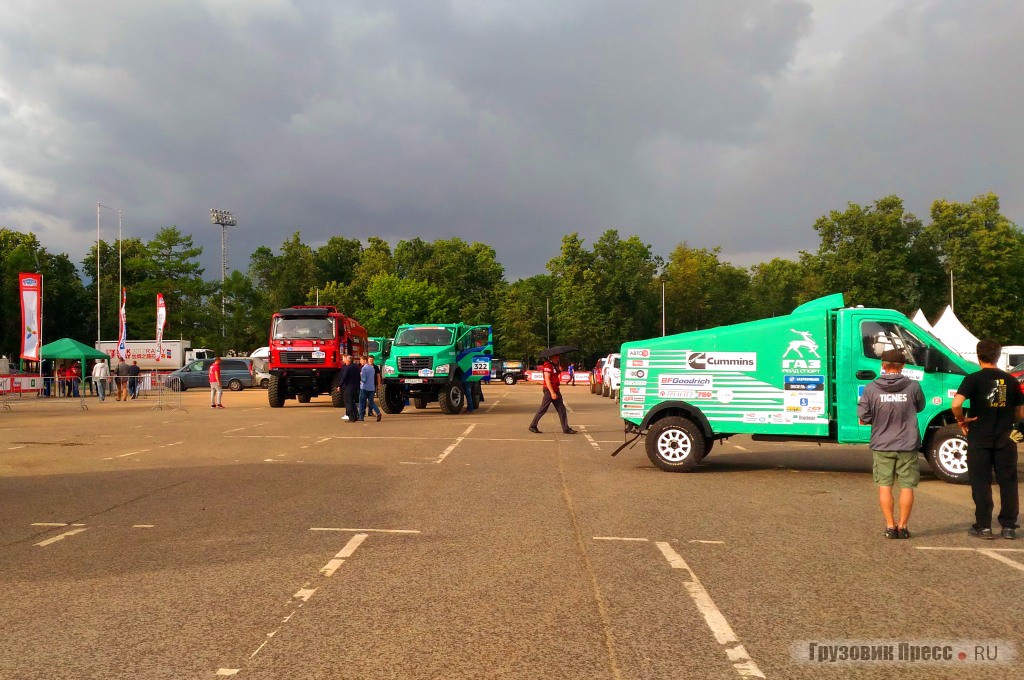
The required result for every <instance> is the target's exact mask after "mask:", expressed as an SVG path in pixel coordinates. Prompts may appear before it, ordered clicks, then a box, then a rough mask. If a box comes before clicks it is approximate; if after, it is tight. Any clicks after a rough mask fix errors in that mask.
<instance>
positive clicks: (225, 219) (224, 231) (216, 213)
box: [210, 208, 238, 338]
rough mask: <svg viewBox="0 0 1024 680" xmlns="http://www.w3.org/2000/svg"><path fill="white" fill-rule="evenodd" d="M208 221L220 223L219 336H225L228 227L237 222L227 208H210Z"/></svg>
mask: <svg viewBox="0 0 1024 680" xmlns="http://www.w3.org/2000/svg"><path fill="white" fill-rule="evenodd" d="M210 222H212V223H213V224H218V225H220V337H221V338H226V337H227V326H226V325H225V322H226V319H227V312H226V307H225V305H224V282H225V281H226V280H227V274H228V227H233V226H235V225H236V224H238V222H237V221H236V220H235V216H234V215H233V214H231V213H230V212H228V211H227V210H217V209H216V208H210Z"/></svg>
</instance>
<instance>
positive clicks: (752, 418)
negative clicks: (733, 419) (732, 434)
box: [743, 412, 770, 423]
mask: <svg viewBox="0 0 1024 680" xmlns="http://www.w3.org/2000/svg"><path fill="white" fill-rule="evenodd" d="M769 417H770V414H768V413H757V412H753V413H744V414H743V422H745V423H767V422H768V419H769Z"/></svg>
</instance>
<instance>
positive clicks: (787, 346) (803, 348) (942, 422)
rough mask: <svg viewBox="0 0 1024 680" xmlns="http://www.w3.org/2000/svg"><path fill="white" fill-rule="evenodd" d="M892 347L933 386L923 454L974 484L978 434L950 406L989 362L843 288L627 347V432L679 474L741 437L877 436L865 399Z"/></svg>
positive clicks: (937, 468)
mask: <svg viewBox="0 0 1024 680" xmlns="http://www.w3.org/2000/svg"><path fill="white" fill-rule="evenodd" d="M888 349H897V350H900V351H902V352H903V353H904V356H905V357H906V361H907V364H906V367H905V368H904V370H903V374H904V375H906V376H907V377H909V378H911V379H913V380H917V381H919V382H920V384H921V388H922V390H923V391H924V395H925V399H926V406H925V409H924V411H922V412H921V413H920V414H918V424H919V426H920V430H921V435H922V440H923V445H922V452H923V453H924V454H925V455H927V457H928V461H929V463H930V464H931V467H932V469H933V470H934V472H935V474H936V475H937V476H939V477H940V478H941V479H944V480H945V481H947V482H953V483H958V484H966V483H967V456H966V452H967V441H966V439H965V438H964V437H963V435H962V434H961V433H960V430H959V428H958V427H957V425H956V423H955V421H954V419H953V415H952V412H951V411H950V404H951V403H952V401H953V396H954V394H955V393H956V390H957V388H958V387H959V386H960V382H961V381H962V380H963V377H964V376H965V375H966V374H968V373H972V372H974V371H976V370H978V366H977V365H976V364H973V363H971V362H969V361H966V360H965V359H963V358H961V357H960V356H959V355H957V354H956V353H955V352H953V351H952V350H950V349H949V348H947V347H946V346H945V345H943V344H942V343H941V342H940V341H939V340H938V339H936V338H935V337H934V336H932V335H931V334H930V333H928V332H927V331H925V330H924V329H922V328H920V327H919V326H917V325H916V324H915V323H914V322H913V321H911V320H910V319H908V318H907V317H906V316H905V315H903V314H901V313H899V312H897V311H895V310H891V309H871V308H865V307H846V305H845V303H844V300H843V295H842V294H841V293H836V294H834V295H829V296H827V297H823V298H819V299H817V300H812V301H810V302H808V303H806V304H803V305H801V306H799V307H797V308H796V309H795V310H793V312H792V313H791V314H789V315H788V316H780V317H775V318H771V319H762V320H759V321H751V322H748V323H741V324H736V325H732V326H722V327H719V328H709V329H707V330H702V331H693V332H689V333H680V334H678V335H670V336H667V337H661V338H654V339H651V340H641V341H637V342H628V343H625V344H623V345H622V386H621V401H620V404H619V413H620V415H621V416H622V418H623V420H624V421H625V424H626V432H627V433H635V434H636V435H645V436H646V442H645V444H646V449H647V455H648V457H649V458H650V459H651V462H653V463H654V464H655V465H656V466H658V467H659V468H661V469H662V470H668V471H675V472H686V471H690V470H693V469H694V468H695V467H696V466H697V463H699V462H700V460H701V459H702V458H703V457H704V456H706V455H707V454H708V453H709V452H710V451H711V449H712V447H713V446H714V443H715V441H717V440H721V439H725V438H727V437H729V436H731V435H734V434H748V435H751V436H752V438H753V439H755V440H774V441H779V440H803V441H817V442H836V443H840V444H866V443H867V442H868V440H869V438H870V435H871V428H870V426H868V425H860V424H859V422H858V419H857V402H858V400H859V398H860V395H861V394H862V393H863V391H864V387H865V385H867V384H868V383H869V382H871V381H872V380H874V379H875V378H876V377H878V375H879V374H880V373H881V359H880V357H881V355H882V352H884V351H886V350H888Z"/></svg>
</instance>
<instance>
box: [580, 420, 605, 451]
mask: <svg viewBox="0 0 1024 680" xmlns="http://www.w3.org/2000/svg"><path fill="white" fill-rule="evenodd" d="M576 427H578V428H580V431H581V432H583V436H584V437H586V438H587V441H588V442H590V445H591V446H593V447H594V450H595V451H600V450H601V447H600V446H598V444H597V442H596V441H594V438H593V437H591V436H590V433H589V432H587V426H586V425H577V426H576Z"/></svg>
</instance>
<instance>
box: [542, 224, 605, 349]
mask: <svg viewBox="0 0 1024 680" xmlns="http://www.w3.org/2000/svg"><path fill="white" fill-rule="evenodd" d="M548 270H549V271H550V272H551V276H552V278H553V280H554V289H553V291H552V293H553V294H552V300H551V303H552V308H551V330H552V339H551V342H552V344H565V345H575V346H577V347H579V348H580V350H581V351H582V352H583V354H584V356H588V357H592V356H596V355H599V354H602V353H605V352H607V349H608V347H609V346H610V345H611V344H612V343H611V342H610V341H609V339H608V338H606V336H605V333H604V332H603V329H604V319H603V318H602V315H601V307H600V305H599V304H598V296H599V294H600V293H601V292H603V291H600V290H599V289H600V283H601V280H600V276H599V274H598V273H597V271H596V270H595V268H594V254H593V253H592V252H590V251H589V250H587V249H586V248H584V247H583V239H581V238H580V235H579V234H578V233H577V232H573V233H571V234H566V235H565V236H563V237H562V249H561V253H560V254H559V255H558V256H557V257H554V258H552V259H551V261H550V262H548Z"/></svg>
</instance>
